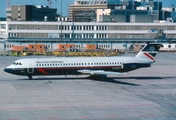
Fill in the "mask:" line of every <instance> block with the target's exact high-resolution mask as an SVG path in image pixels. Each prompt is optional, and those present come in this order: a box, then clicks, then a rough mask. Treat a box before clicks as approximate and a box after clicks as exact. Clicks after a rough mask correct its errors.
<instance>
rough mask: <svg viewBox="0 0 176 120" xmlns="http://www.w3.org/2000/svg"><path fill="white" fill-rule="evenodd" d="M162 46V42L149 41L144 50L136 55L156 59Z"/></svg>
mask: <svg viewBox="0 0 176 120" xmlns="http://www.w3.org/2000/svg"><path fill="white" fill-rule="evenodd" d="M160 47H161V44H160V43H148V44H146V45H145V46H144V47H143V48H142V50H141V51H140V52H139V53H138V54H137V55H136V57H137V58H145V59H150V60H152V61H154V60H155V56H156V54H157V53H158V51H159V49H160Z"/></svg>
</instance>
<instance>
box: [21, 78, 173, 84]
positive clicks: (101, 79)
mask: <svg viewBox="0 0 176 120" xmlns="http://www.w3.org/2000/svg"><path fill="white" fill-rule="evenodd" d="M169 78H176V76H171V77H142V76H140V77H101V78H100V79H98V80H95V79H91V78H90V76H88V77H79V76H78V77H59V78H58V77H56V78H49V77H47V78H46V77H40V78H33V79H32V80H47V81H48V82H47V83H52V80H92V81H99V82H107V83H113V84H121V85H130V86H141V85H139V84H134V83H130V82H126V81H125V82H123V81H120V80H132V79H133V80H162V79H169ZM18 80H29V79H18ZM30 81H31V80H30Z"/></svg>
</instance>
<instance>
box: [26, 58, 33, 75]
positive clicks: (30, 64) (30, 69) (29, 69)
mask: <svg viewBox="0 0 176 120" xmlns="http://www.w3.org/2000/svg"><path fill="white" fill-rule="evenodd" d="M27 72H28V73H33V72H34V61H33V60H32V59H30V60H27Z"/></svg>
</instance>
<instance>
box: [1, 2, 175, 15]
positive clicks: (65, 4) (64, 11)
mask: <svg viewBox="0 0 176 120" xmlns="http://www.w3.org/2000/svg"><path fill="white" fill-rule="evenodd" d="M54 1H55V0H52V2H53V4H52V7H53V8H57V9H58V11H57V12H58V13H60V12H61V9H60V2H61V0H56V1H57V2H54ZM158 1H161V2H163V7H169V6H171V5H175V6H176V0H158ZM6 4H7V2H6V0H0V17H6ZM18 4H20V5H24V4H28V5H44V6H47V5H48V2H47V0H11V5H18ZM70 4H74V0H62V5H63V6H62V14H63V16H66V15H67V13H68V6H69V5H70Z"/></svg>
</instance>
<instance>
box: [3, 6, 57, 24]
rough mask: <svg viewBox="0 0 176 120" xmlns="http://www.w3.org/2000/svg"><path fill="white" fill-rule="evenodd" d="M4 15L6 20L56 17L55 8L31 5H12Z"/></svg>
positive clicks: (39, 19) (36, 19)
mask: <svg viewBox="0 0 176 120" xmlns="http://www.w3.org/2000/svg"><path fill="white" fill-rule="evenodd" d="M6 15H7V20H8V21H9V20H12V21H57V18H58V15H57V9H55V8H49V7H48V6H33V5H12V7H11V8H7V14H6Z"/></svg>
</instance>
